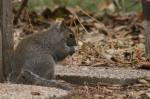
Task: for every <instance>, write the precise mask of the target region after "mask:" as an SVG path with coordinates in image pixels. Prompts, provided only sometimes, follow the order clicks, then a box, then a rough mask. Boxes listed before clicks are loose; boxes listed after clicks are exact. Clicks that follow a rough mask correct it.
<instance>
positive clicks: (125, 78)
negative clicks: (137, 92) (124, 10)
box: [56, 65, 150, 85]
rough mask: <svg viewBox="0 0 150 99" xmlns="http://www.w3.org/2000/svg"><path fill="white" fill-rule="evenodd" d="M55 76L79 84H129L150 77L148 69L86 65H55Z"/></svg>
mask: <svg viewBox="0 0 150 99" xmlns="http://www.w3.org/2000/svg"><path fill="white" fill-rule="evenodd" d="M56 75H57V78H60V79H64V80H66V81H68V82H71V83H75V84H81V83H84V82H87V83H97V82H103V83H110V84H121V85H129V84H133V83H135V82H137V80H138V79H141V78H150V71H148V70H136V69H125V68H112V67H107V68H106V67H86V66H60V65H59V66H57V67H56Z"/></svg>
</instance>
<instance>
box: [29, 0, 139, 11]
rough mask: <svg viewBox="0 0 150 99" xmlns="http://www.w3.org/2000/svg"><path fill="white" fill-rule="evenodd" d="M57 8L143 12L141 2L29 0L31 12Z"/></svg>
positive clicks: (120, 0) (129, 0)
mask: <svg viewBox="0 0 150 99" xmlns="http://www.w3.org/2000/svg"><path fill="white" fill-rule="evenodd" d="M55 6H66V7H77V6H79V7H81V8H82V9H84V10H87V11H92V12H95V11H103V10H110V11H123V12H130V11H141V5H140V0H29V2H28V8H29V9H30V10H41V9H44V8H46V7H48V8H50V9H53V8H55Z"/></svg>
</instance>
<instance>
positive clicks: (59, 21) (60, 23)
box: [56, 18, 65, 29]
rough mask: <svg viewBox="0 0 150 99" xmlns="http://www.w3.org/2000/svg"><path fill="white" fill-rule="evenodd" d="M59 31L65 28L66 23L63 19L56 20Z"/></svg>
mask: <svg viewBox="0 0 150 99" xmlns="http://www.w3.org/2000/svg"><path fill="white" fill-rule="evenodd" d="M56 24H57V29H61V28H62V26H64V24H65V21H64V19H62V18H59V19H56Z"/></svg>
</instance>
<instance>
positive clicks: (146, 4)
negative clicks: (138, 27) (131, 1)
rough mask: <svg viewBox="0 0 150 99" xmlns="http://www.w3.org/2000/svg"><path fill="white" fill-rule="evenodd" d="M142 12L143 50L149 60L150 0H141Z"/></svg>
mask: <svg viewBox="0 0 150 99" xmlns="http://www.w3.org/2000/svg"><path fill="white" fill-rule="evenodd" d="M142 7H143V12H144V28H145V39H146V41H145V50H146V54H147V56H148V58H149V59H150V0H142Z"/></svg>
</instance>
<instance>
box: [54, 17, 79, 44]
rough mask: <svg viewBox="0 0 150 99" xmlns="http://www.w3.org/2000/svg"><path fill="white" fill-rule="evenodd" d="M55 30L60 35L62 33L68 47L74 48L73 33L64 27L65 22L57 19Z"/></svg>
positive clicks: (74, 38)
mask: <svg viewBox="0 0 150 99" xmlns="http://www.w3.org/2000/svg"><path fill="white" fill-rule="evenodd" d="M56 24H57V27H56V28H57V29H58V30H59V31H60V33H63V35H64V36H65V40H66V42H67V45H68V46H76V45H77V43H76V37H75V33H74V32H73V31H72V30H71V29H70V28H69V27H67V26H66V24H65V21H64V20H63V19H57V20H56Z"/></svg>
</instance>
